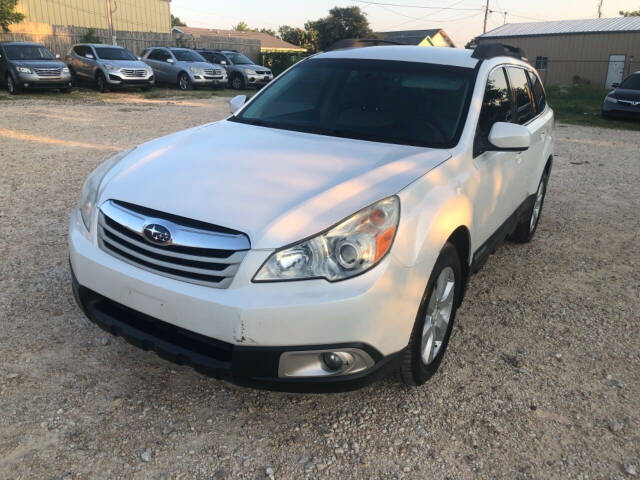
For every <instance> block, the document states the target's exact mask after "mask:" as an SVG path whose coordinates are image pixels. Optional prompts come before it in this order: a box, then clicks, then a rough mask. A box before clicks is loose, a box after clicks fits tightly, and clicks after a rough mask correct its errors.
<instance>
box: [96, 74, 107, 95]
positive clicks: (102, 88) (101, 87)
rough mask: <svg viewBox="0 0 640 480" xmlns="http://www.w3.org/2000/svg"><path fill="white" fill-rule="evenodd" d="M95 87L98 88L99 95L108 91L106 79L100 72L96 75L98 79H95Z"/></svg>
mask: <svg viewBox="0 0 640 480" xmlns="http://www.w3.org/2000/svg"><path fill="white" fill-rule="evenodd" d="M96 85H97V86H98V91H99V92H100V93H104V92H106V91H108V90H109V85H108V84H107V79H106V78H105V77H104V74H103V73H102V72H100V73H98V77H97V78H96Z"/></svg>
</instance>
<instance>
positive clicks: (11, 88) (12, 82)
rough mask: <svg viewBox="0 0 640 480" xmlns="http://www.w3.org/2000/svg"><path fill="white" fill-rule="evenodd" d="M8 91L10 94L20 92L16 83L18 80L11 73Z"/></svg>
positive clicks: (8, 77) (8, 79)
mask: <svg viewBox="0 0 640 480" xmlns="http://www.w3.org/2000/svg"><path fill="white" fill-rule="evenodd" d="M6 81H7V92H9V95H16V94H17V93H18V86H17V85H16V81H15V80H14V79H13V77H12V76H11V74H7V79H6Z"/></svg>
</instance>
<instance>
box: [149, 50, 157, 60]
mask: <svg viewBox="0 0 640 480" xmlns="http://www.w3.org/2000/svg"><path fill="white" fill-rule="evenodd" d="M158 53H159V50H151V52H149V56H148V57H147V58H148V59H149V60H160V55H159V54H158Z"/></svg>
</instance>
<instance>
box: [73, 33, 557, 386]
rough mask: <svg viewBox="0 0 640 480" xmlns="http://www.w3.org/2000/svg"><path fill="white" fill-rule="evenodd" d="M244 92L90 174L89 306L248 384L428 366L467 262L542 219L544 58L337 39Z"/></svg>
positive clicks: (356, 381) (137, 335)
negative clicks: (336, 45) (212, 118)
mask: <svg viewBox="0 0 640 480" xmlns="http://www.w3.org/2000/svg"><path fill="white" fill-rule="evenodd" d="M231 109H232V116H231V117H229V118H227V119H225V120H222V121H219V122H215V123H211V124H207V125H203V126H200V127H197V128H192V129H190V130H186V131H183V132H178V133H175V134H172V135H169V136H167V137H164V138H161V139H158V140H154V141H152V142H149V143H146V144H144V145H141V146H139V147H137V148H134V149H133V150H130V151H128V152H125V153H122V154H119V155H117V156H116V157H114V158H112V159H111V160H109V161H107V162H106V163H104V164H103V165H101V166H100V167H98V168H97V169H96V170H95V171H94V172H93V173H92V174H91V176H90V177H89V178H88V179H87V181H86V182H85V185H84V187H83V191H82V201H81V204H80V205H79V208H77V209H76V210H75V211H74V212H73V214H72V216H71V225H70V231H69V246H70V256H71V267H72V271H73V288H74V293H75V297H76V300H77V301H78V303H79V305H80V306H81V308H82V309H83V310H84V312H85V313H86V315H87V316H88V317H89V318H90V319H91V320H92V321H94V322H96V323H97V324H98V325H100V326H101V327H103V328H105V329H106V330H108V331H110V332H112V333H114V334H116V335H121V336H122V337H124V338H125V339H127V340H128V341H130V342H131V343H133V344H136V345H138V346H140V347H142V348H144V349H152V350H155V351H156V352H157V353H159V354H160V355H161V356H162V357H165V358H168V359H170V360H173V361H175V362H178V363H181V364H188V365H191V366H193V367H194V368H196V369H197V370H198V371H201V372H204V373H207V374H209V375H212V376H214V377H217V378H223V379H227V380H230V381H233V382H234V383H237V384H241V385H250V386H255V387H260V388H269V389H277V390H287V391H337V390H347V389H353V388H357V387H359V386H361V385H363V384H365V383H367V382H368V381H370V380H372V379H373V378H374V377H376V376H378V375H380V374H381V373H383V372H386V371H388V370H389V369H395V370H397V371H399V372H400V374H401V376H402V379H403V380H404V381H405V382H406V383H408V384H411V385H420V384H422V383H424V382H425V381H426V380H427V379H428V378H429V377H431V376H432V375H433V374H434V373H435V371H436V370H437V368H438V366H439V364H440V362H441V360H442V357H443V355H444V353H445V350H446V347H447V343H448V341H449V336H450V334H451V330H452V326H453V322H454V319H455V314H456V309H457V308H458V306H459V305H460V303H461V301H462V297H463V295H464V291H465V286H466V284H467V281H468V279H469V276H470V274H471V273H472V272H474V271H476V270H477V269H478V268H479V267H480V266H481V265H482V263H483V262H484V260H485V259H486V258H487V256H488V255H489V254H490V253H491V252H493V251H494V249H495V248H496V247H497V246H498V244H499V243H500V242H502V241H503V240H504V239H505V238H507V237H508V238H510V239H512V240H513V241H516V242H527V241H529V240H531V238H532V236H533V234H534V233H535V231H536V227H537V224H538V221H539V219H540V212H541V209H542V205H543V201H544V195H545V189H546V185H547V181H548V178H549V173H550V170H551V159H552V153H553V126H554V119H553V112H552V110H551V109H550V108H549V106H548V105H547V104H546V102H545V95H544V91H543V88H542V85H541V83H540V78H539V76H538V74H537V73H536V72H535V71H534V69H533V68H531V66H530V65H529V64H528V63H526V62H525V61H523V60H522V54H521V52H520V51H518V50H516V49H513V48H510V47H505V46H502V45H484V46H481V47H478V49H476V50H475V52H474V51H471V50H457V49H449V48H422V47H409V46H372V47H368V48H355V49H345V50H335V51H330V52H327V53H323V54H320V55H316V56H313V57H311V58H309V59H307V60H304V61H302V62H300V63H298V64H297V65H296V66H295V67H293V68H291V69H290V70H288V71H287V72H285V73H284V74H282V75H281V76H280V77H279V78H278V79H277V80H275V81H274V82H273V83H271V84H270V85H269V86H268V87H267V88H265V89H264V90H263V91H261V92H260V93H259V94H257V95H256V96H255V97H254V98H253V99H251V101H249V102H245V98H244V97H236V98H235V99H233V100H232V102H231Z"/></svg>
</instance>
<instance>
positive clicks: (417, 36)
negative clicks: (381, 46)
mask: <svg viewBox="0 0 640 480" xmlns="http://www.w3.org/2000/svg"><path fill="white" fill-rule="evenodd" d="M376 35H378V36H379V37H380V38H382V39H383V40H387V41H390V42H396V43H401V44H403V45H417V46H419V47H455V45H454V43H453V41H452V40H451V39H450V38H449V35H447V33H446V32H445V31H444V30H443V29H442V28H432V29H430V30H401V31H397V32H376Z"/></svg>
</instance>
